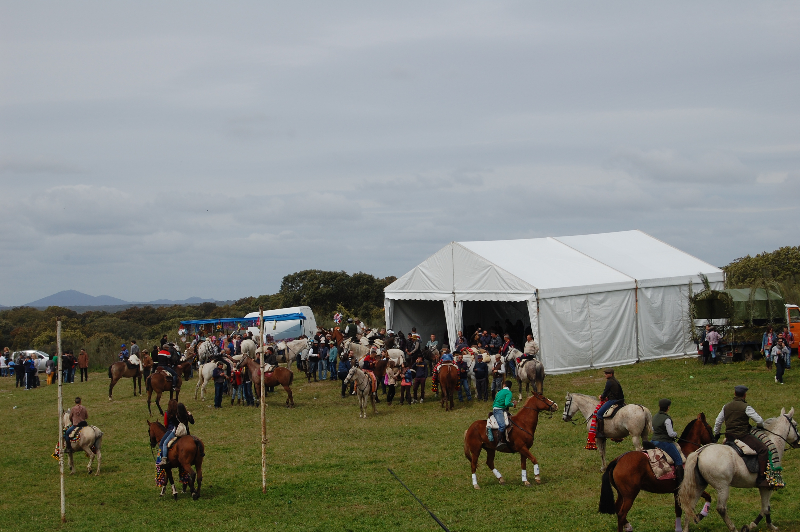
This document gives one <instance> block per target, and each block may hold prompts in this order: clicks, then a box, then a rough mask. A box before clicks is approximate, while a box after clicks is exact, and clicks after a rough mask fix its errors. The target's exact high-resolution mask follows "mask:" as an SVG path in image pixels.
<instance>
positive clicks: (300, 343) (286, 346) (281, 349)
mask: <svg viewBox="0 0 800 532" xmlns="http://www.w3.org/2000/svg"><path fill="white" fill-rule="evenodd" d="M275 347H276V349H275V356H276V360H277V361H279V362H286V366H287V367H291V365H292V362H294V360H295V359H296V358H297V357H298V355H301V354H302V353H303V351H307V350H308V338H306V337H305V336H301V337H300V338H298V339H297V340H292V341H291V342H278V344H277V345H276V346H275ZM281 353H283V354H281ZM281 357H283V360H281Z"/></svg>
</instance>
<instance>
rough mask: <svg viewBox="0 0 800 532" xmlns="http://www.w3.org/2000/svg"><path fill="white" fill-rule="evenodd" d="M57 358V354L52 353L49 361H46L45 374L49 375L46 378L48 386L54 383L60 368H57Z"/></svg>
mask: <svg viewBox="0 0 800 532" xmlns="http://www.w3.org/2000/svg"><path fill="white" fill-rule="evenodd" d="M55 358H56V356H55V355H51V356H50V357H48V358H47V362H45V363H44V373H45V375H47V377H46V378H47V385H48V386H50V385H51V384H53V381H54V380H55V376H56V371H58V368H56V363H55Z"/></svg>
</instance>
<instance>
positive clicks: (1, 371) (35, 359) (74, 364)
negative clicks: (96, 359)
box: [0, 347, 89, 390]
mask: <svg viewBox="0 0 800 532" xmlns="http://www.w3.org/2000/svg"><path fill="white" fill-rule="evenodd" d="M39 360H40V359H39V356H38V354H37V353H26V352H24V351H18V352H17V353H14V354H13V355H12V353H11V352H10V350H9V349H8V348H7V347H6V348H4V349H3V353H2V354H0V377H14V378H15V382H16V387H17V388H23V389H25V390H31V389H33V388H38V387H39V386H41V385H42V381H41V378H40V377H39V373H40V372H41V367H40V362H39ZM61 368H62V382H64V383H68V384H71V383H73V382H75V370H76V369H77V370H79V371H80V378H81V382H83V381H84V380H87V381H88V380H89V355H88V354H87V353H86V351H85V350H83V349H81V351H80V353H79V354H78V356H77V357H76V356H75V355H74V354H73V352H72V351H67V352H65V353H64V354H63V355H62V360H61ZM44 373H45V379H46V380H45V382H46V383H47V384H48V385H50V384H53V383H54V382H55V380H56V376H57V374H58V355H51V356H50V357H48V358H47V360H45V363H44Z"/></svg>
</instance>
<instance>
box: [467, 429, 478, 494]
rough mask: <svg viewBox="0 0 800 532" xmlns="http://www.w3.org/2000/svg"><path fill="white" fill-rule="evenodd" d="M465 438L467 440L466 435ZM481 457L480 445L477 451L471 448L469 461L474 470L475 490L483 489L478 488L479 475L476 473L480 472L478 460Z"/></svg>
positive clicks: (473, 483) (473, 482) (473, 484)
mask: <svg viewBox="0 0 800 532" xmlns="http://www.w3.org/2000/svg"><path fill="white" fill-rule="evenodd" d="M464 438H467V435H466V434H465V435H464ZM478 443H480V442H478ZM465 447H466V446H465ZM480 457H481V447H480V445H478V447H477V449H475V448H474V447H470V448H469V455H467V459H468V460H469V465H470V467H471V468H472V487H473V488H475V489H476V490H479V489H481V487H480V486H478V475H477V474H476V471H477V470H478V460H479V459H480Z"/></svg>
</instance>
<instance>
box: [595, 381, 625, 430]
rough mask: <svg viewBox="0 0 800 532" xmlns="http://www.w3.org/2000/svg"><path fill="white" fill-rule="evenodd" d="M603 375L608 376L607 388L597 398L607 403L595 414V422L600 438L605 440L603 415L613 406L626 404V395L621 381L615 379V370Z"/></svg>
mask: <svg viewBox="0 0 800 532" xmlns="http://www.w3.org/2000/svg"><path fill="white" fill-rule="evenodd" d="M603 374H604V375H605V376H606V387H605V388H604V389H603V393H601V394H600V395H599V396H597V398H598V399H600V400H601V401H605V402H604V403H603V405H602V406H601V407H600V409H599V410H598V411H597V412H596V413H595V420H596V423H597V424H596V427H597V432H596V433H597V437H598V438H605V435H604V434H603V425H604V422H603V415H604V414H605V413H606V412H608V409H609V408H611V407H612V406H614V405H616V404H619V405H620V406H622V405H623V404H625V394H624V393H623V391H622V386H621V385H620V383H619V381H618V380H617V378H616V377H614V368H606V369H604V370H603Z"/></svg>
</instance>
